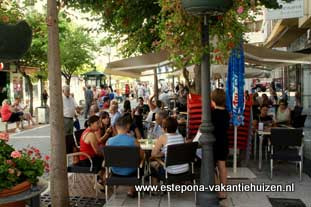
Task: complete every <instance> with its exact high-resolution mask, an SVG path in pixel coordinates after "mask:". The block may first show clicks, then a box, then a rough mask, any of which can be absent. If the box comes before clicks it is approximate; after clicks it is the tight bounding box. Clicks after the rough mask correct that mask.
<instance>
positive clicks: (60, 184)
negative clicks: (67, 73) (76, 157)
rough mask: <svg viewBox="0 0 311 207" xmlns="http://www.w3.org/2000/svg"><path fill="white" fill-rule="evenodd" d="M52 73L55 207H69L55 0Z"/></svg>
mask: <svg viewBox="0 0 311 207" xmlns="http://www.w3.org/2000/svg"><path fill="white" fill-rule="evenodd" d="M47 2H48V7H47V8H48V12H47V25H48V37H49V41H48V72H49V83H50V85H49V91H50V124H51V175H50V178H51V189H50V192H51V198H52V207H60V206H61V207H68V206H69V202H68V197H69V193H68V178H67V168H66V142H65V133H64V116H63V100H62V89H61V67H60V49H59V29H58V13H57V8H56V1H55V0H48V1H47Z"/></svg>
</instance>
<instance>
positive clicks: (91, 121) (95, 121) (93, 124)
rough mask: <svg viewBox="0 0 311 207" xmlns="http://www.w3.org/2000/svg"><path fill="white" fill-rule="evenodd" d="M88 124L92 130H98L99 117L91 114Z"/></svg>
mask: <svg viewBox="0 0 311 207" xmlns="http://www.w3.org/2000/svg"><path fill="white" fill-rule="evenodd" d="M87 122H88V126H89V128H90V129H91V130H93V131H97V130H98V128H99V117H98V116H96V115H94V116H91V117H90V118H89V119H88V120H87Z"/></svg>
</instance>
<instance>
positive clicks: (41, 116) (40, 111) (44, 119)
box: [36, 107, 49, 124]
mask: <svg viewBox="0 0 311 207" xmlns="http://www.w3.org/2000/svg"><path fill="white" fill-rule="evenodd" d="M36 112H37V113H36V114H37V123H39V124H48V123H49V109H48V108H47V107H37V108H36Z"/></svg>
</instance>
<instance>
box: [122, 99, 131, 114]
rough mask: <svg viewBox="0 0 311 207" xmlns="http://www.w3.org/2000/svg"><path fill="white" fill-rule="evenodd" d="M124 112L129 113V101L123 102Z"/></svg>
mask: <svg viewBox="0 0 311 207" xmlns="http://www.w3.org/2000/svg"><path fill="white" fill-rule="evenodd" d="M123 109H124V111H131V102H130V100H125V101H124V104H123Z"/></svg>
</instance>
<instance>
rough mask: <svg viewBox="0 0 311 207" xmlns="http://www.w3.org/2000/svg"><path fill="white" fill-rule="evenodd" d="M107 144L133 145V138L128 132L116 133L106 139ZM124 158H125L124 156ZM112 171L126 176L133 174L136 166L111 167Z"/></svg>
mask: <svg viewBox="0 0 311 207" xmlns="http://www.w3.org/2000/svg"><path fill="white" fill-rule="evenodd" d="M106 145H107V146H128V147H131V146H133V147H134V146H135V138H134V137H132V136H129V135H128V134H118V135H117V136H114V137H111V138H110V139H108V141H107V144H106ZM124 159H127V158H126V157H124ZM111 170H112V172H113V173H114V174H117V175H123V176H127V175H130V174H133V173H134V172H135V171H136V168H123V167H112V168H111Z"/></svg>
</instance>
